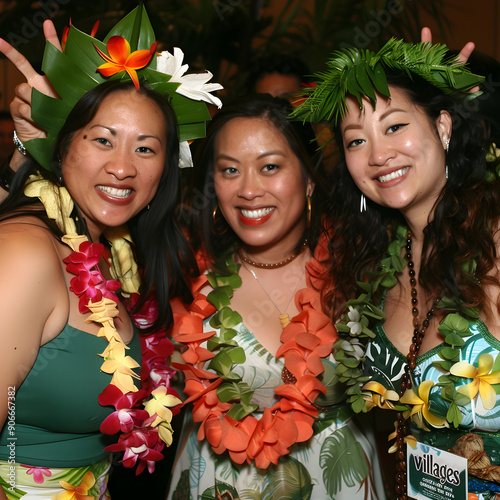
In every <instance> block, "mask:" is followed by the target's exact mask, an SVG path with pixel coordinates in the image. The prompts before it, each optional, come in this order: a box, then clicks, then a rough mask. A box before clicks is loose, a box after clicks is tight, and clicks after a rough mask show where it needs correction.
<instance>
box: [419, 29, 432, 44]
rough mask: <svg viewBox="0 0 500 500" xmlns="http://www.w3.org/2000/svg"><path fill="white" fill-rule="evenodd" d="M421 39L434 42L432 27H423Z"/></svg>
mask: <svg viewBox="0 0 500 500" xmlns="http://www.w3.org/2000/svg"><path fill="white" fill-rule="evenodd" d="M420 41H421V42H430V43H432V32H431V29H430V28H427V27H423V28H422V31H421V33H420Z"/></svg>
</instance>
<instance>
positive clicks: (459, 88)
mask: <svg viewBox="0 0 500 500" xmlns="http://www.w3.org/2000/svg"><path fill="white" fill-rule="evenodd" d="M447 52H448V48H447V47H446V45H442V44H434V45H432V44H431V43H429V42H425V43H424V42H421V43H407V42H404V41H403V40H397V39H395V38H391V39H390V40H389V41H388V42H387V43H386V44H385V45H384V46H383V47H382V48H381V49H380V50H379V51H378V52H377V53H375V52H372V51H371V50H363V49H355V48H348V49H343V50H340V51H336V52H334V53H333V54H332V57H331V58H330V59H329V60H328V61H327V66H328V69H327V70H326V71H323V72H320V73H317V74H316V75H315V76H316V79H317V81H318V85H317V86H316V87H310V88H306V89H304V93H305V96H306V97H307V99H306V100H305V102H304V103H303V104H301V105H300V106H299V107H298V108H297V109H295V110H294V112H293V113H292V116H293V117H295V118H299V119H303V120H308V121H311V122H322V121H333V122H335V123H336V122H338V120H341V119H342V118H343V116H344V115H345V113H346V109H347V104H346V96H347V95H348V94H349V95H352V96H354V97H355V98H356V99H357V100H358V102H359V105H360V107H362V105H363V100H362V99H363V97H365V96H366V97H368V98H369V99H370V101H371V103H372V105H373V106H374V107H375V103H376V101H377V95H376V92H378V93H379V94H381V95H383V96H387V97H389V96H390V93H389V87H388V84H387V77H386V74H385V71H386V70H388V69H389V70H390V69H396V70H400V71H403V72H405V73H406V74H407V75H408V76H409V77H410V78H411V77H412V75H418V76H420V77H422V78H423V79H425V80H426V81H428V82H429V83H430V84H431V85H434V86H435V87H437V88H439V89H441V90H442V91H443V92H444V93H447V94H457V93H465V92H466V91H467V90H469V89H471V88H473V87H474V86H476V85H479V84H480V83H481V82H482V81H483V80H484V78H483V77H482V76H478V75H474V74H472V73H470V72H469V71H468V70H467V69H466V65H465V64H463V63H460V62H459V61H458V59H457V57H451V58H450V57H447ZM478 95H480V92H476V93H474V94H470V95H469V96H467V98H468V99H472V98H474V97H477V96H478Z"/></svg>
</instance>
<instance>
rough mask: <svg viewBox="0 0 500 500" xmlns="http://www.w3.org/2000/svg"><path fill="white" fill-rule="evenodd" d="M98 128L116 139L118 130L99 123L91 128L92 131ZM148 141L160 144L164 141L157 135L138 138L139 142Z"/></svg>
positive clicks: (143, 135)
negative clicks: (153, 140) (154, 140)
mask: <svg viewBox="0 0 500 500" xmlns="http://www.w3.org/2000/svg"><path fill="white" fill-rule="evenodd" d="M96 127H100V128H105V129H106V130H107V131H109V133H110V134H111V135H112V136H114V137H115V136H116V134H117V132H116V130H115V129H114V128H112V127H107V126H106V125H100V124H99V123H96V124H95V125H92V127H90V129H91V130H92V129H93V128H96ZM146 139H156V140H157V141H158V142H162V140H161V139H160V137H159V136H157V135H150V134H141V135H139V136H138V137H137V140H139V141H144V140H146Z"/></svg>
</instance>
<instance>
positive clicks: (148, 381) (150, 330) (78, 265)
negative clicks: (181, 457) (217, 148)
mask: <svg viewBox="0 0 500 500" xmlns="http://www.w3.org/2000/svg"><path fill="white" fill-rule="evenodd" d="M48 27H49V28H51V27H52V26H51V25H50V24H49V26H48ZM47 38H48V39H49V38H50V39H51V40H52V41H53V43H54V44H55V45H54V44H53V43H49V42H48V43H47V46H46V49H45V55H44V62H43V69H44V72H45V74H46V75H47V77H48V80H47V79H44V78H42V77H41V76H40V75H38V74H37V73H36V72H35V71H34V70H33V68H32V67H31V65H30V64H29V63H28V61H27V60H26V59H25V58H24V57H23V56H21V54H19V53H18V52H17V51H16V50H15V49H14V48H13V47H11V46H10V45H9V44H8V43H7V42H5V41H4V40H0V50H1V51H2V52H3V53H5V55H7V57H9V59H11V60H12V62H13V63H14V64H15V65H16V66H17V67H18V68H19V69H20V70H21V71H22V72H23V73H24V74H25V76H26V78H27V81H28V84H23V85H22V86H21V87H20V88H19V89H18V90H17V96H16V99H15V100H14V103H13V105H12V106H11V109H12V113H13V116H14V118H15V122H16V130H17V134H16V135H15V137H14V141H15V144H16V146H17V149H18V152H16V155H18V156H19V155H20V154H21V155H24V156H25V158H24V159H25V161H24V162H23V163H22V165H21V166H20V168H19V169H18V170H17V172H16V173H15V174H14V175H13V176H12V179H8V181H7V179H6V177H5V173H6V171H5V170H3V171H2V172H1V174H2V175H1V181H2V187H3V188H4V189H7V190H8V191H9V195H8V197H7V198H6V199H5V200H4V201H3V203H2V204H1V205H0V276H1V280H0V318H1V320H0V321H1V323H0V324H1V327H0V389H1V396H0V430H1V432H0V484H1V486H2V487H1V488H0V499H4V500H5V499H6V498H8V499H18V498H21V497H22V498H24V499H25V500H26V499H28V500H30V499H39V498H51V499H54V500H64V499H69V498H74V499H86V500H88V499H105V498H108V495H107V491H106V482H107V475H108V471H109V467H110V452H123V453H122V455H121V456H120V458H121V462H122V463H123V465H124V466H125V467H134V466H137V473H140V472H141V471H142V470H144V469H145V468H147V469H148V470H149V471H150V472H152V471H153V470H154V467H155V462H157V461H158V460H161V459H162V458H163V454H162V450H163V449H164V447H165V445H167V446H169V445H170V444H171V443H172V427H171V423H170V422H171V418H172V415H173V413H176V412H177V411H178V404H179V403H180V400H179V398H178V397H177V394H176V392H175V391H174V390H173V389H172V388H171V387H170V380H171V378H172V377H173V375H174V373H175V372H174V371H173V370H172V369H171V367H170V366H169V365H168V364H167V358H168V357H169V356H170V354H171V353H172V351H173V345H172V343H171V342H170V341H169V340H168V339H167V338H166V336H165V331H166V329H167V328H168V327H170V326H171V324H172V311H171V308H170V305H169V302H168V298H169V296H176V295H177V296H181V297H182V298H183V300H186V301H189V300H190V299H191V294H190V291H189V288H188V285H187V283H186V282H185V281H184V278H183V271H186V272H187V271H188V270H189V269H190V268H191V269H195V261H194V258H193V256H192V253H191V251H190V249H189V247H188V245H187V242H186V240H185V239H184V237H183V234H182V232H181V231H180V229H179V227H178V225H177V223H176V216H175V209H176V204H177V198H178V191H179V170H178V166H179V164H180V159H182V158H183V159H184V160H185V161H188V160H189V158H188V157H187V156H186V155H183V154H182V153H183V152H184V153H186V147H187V142H185V141H187V140H190V139H194V138H196V137H200V136H203V135H204V126H205V123H204V122H205V120H207V119H208V118H209V114H208V110H207V109H206V105H205V103H203V102H200V99H199V98H196V97H195V100H191V99H190V98H187V97H185V95H182V94H183V93H184V94H185V92H184V90H185V87H184V84H185V81H184V80H183V78H182V74H179V73H180V72H179V70H178V68H177V66H180V64H178V65H177V63H178V62H180V61H173V62H174V64H173V65H172V64H170V63H171V62H172V61H171V59H172V58H173V59H175V57H176V56H177V57H178V56H179V49H176V52H174V55H173V56H172V55H171V54H168V53H162V54H161V55H159V56H158V57H157V56H156V55H155V49H156V42H155V41H154V33H153V31H152V28H151V24H150V23H149V20H148V18H147V14H146V11H145V10H144V7H142V6H140V7H138V8H137V9H135V10H134V11H133V12H132V13H131V14H129V15H128V16H127V17H126V18H124V19H123V20H122V21H120V22H119V23H118V24H117V25H116V26H115V27H114V28H113V29H112V31H111V32H110V34H109V35H108V37H107V38H106V43H104V42H101V41H99V40H97V39H96V38H94V37H93V36H92V35H91V36H89V35H86V34H84V33H82V32H80V31H78V30H76V29H75V28H74V27H71V29H70V30H69V33H68V34H67V36H65V37H64V39H63V41H64V42H65V43H64V44H63V47H62V51H61V47H56V45H59V44H58V41H57V36H55V34H53V35H50V34H49V35H48V36H47ZM169 67H172V69H175V71H171V72H169V71H168V69H169ZM176 68H177V69H176ZM209 75H210V74H209V73H207V76H209ZM207 79H208V78H205V75H200V76H199V78H198V80H197V81H201V80H203V82H202V87H203V86H204V84H205V82H206V80H207ZM49 81H50V84H49ZM29 84H31V85H37V86H41V87H39V88H41V89H42V91H43V92H44V93H40V92H37V91H35V90H34V91H33V93H31V92H30V90H31V89H30V88H29ZM27 90H28V92H27ZM190 91H191V95H193V94H194V91H193V85H191V87H190ZM202 91H203V88H200V92H199V94H198V95H199V96H201V95H202V94H203V92H202ZM213 99H215V98H213ZM33 122H34V123H35V124H36V125H37V126H38V127H39V128H37V127H34V126H33ZM41 129H43V131H42V130H41ZM23 141H24V142H23ZM180 141H182V142H181V145H179V142H180ZM179 149H181V154H180V155H179ZM188 150H189V148H187V151H188ZM180 156H181V158H180ZM14 162H16V160H15V159H14ZM154 297H155V298H156V299H157V304H156V303H155V300H154V299H153V298H154ZM139 330H141V331H142V333H144V335H141V336H139Z"/></svg>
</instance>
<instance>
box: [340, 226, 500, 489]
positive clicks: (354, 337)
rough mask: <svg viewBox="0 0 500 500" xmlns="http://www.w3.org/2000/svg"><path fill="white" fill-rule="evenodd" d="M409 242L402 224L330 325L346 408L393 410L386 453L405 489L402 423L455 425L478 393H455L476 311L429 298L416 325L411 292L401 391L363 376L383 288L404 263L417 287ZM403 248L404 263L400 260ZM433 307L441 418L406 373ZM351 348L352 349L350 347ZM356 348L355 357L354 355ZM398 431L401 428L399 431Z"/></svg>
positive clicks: (470, 269)
mask: <svg viewBox="0 0 500 500" xmlns="http://www.w3.org/2000/svg"><path fill="white" fill-rule="evenodd" d="M408 239H409V237H408V230H407V229H406V228H404V227H402V226H400V227H398V228H397V230H396V234H395V239H394V240H393V241H392V242H391V243H390V245H389V247H388V250H387V256H386V257H385V258H384V259H383V260H382V261H381V263H380V265H379V267H378V269H377V271H375V272H373V273H371V274H370V275H369V280H370V281H369V283H359V285H360V287H361V289H362V293H361V295H360V296H359V297H358V298H356V299H352V300H349V301H348V302H347V303H346V307H347V312H346V313H345V315H344V317H343V318H342V320H341V321H340V322H338V323H337V324H336V325H335V326H336V327H337V331H338V332H339V340H338V341H337V342H336V343H335V344H334V346H333V351H334V355H335V360H336V362H337V363H338V364H337V368H336V371H335V373H336V375H337V377H338V378H339V381H340V382H341V383H343V384H345V386H346V391H345V392H346V394H347V403H349V404H350V405H351V407H352V409H353V410H354V411H355V412H357V413H360V412H367V411H369V410H371V409H372V408H373V407H375V406H378V407H379V408H382V409H390V410H395V411H396V413H397V417H398V418H397V420H396V432H394V433H393V434H391V436H390V437H389V438H390V439H392V438H396V443H395V445H393V446H392V447H391V449H390V450H389V452H390V453H392V452H397V455H396V458H397V460H398V461H399V462H400V465H399V470H398V471H397V473H398V475H397V484H404V485H406V479H405V477H406V460H405V455H404V449H403V445H404V442H405V441H407V442H411V441H412V440H414V438H413V437H412V436H406V437H405V436H404V426H405V425H406V420H407V419H408V418H411V419H412V420H413V421H414V423H415V424H416V425H417V426H418V427H421V428H426V425H430V426H431V427H438V428H439V427H443V426H454V427H458V426H459V425H460V423H461V421H462V419H463V412H462V411H461V410H460V407H463V406H466V405H468V404H469V403H470V402H471V397H479V396H478V393H477V392H476V393H474V394H473V395H472V396H471V397H469V396H468V395H467V394H466V391H461V389H462V388H461V387H459V389H458V390H457V389H456V387H457V386H458V385H463V381H464V378H465V379H467V377H466V376H465V375H464V374H463V372H462V373H460V370H459V369H458V368H457V367H458V366H459V361H460V352H461V349H462V347H463V346H464V345H465V343H466V340H467V337H469V336H471V335H472V332H471V331H470V329H469V320H478V318H479V313H478V311H477V309H476V308H473V307H468V306H466V305H464V304H463V303H462V302H460V301H459V300H456V299H455V300H451V299H449V298H447V297H446V296H445V297H442V298H441V299H440V300H439V301H438V300H437V299H436V300H434V302H433V305H432V307H431V310H430V311H429V312H428V313H427V316H426V318H425V319H424V321H423V322H422V326H421V327H420V325H419V322H418V319H416V317H418V308H417V307H416V306H417V304H418V301H417V297H416V292H412V294H411V301H412V314H414V316H413V317H414V318H415V323H416V324H415V323H414V325H413V326H414V336H413V338H412V348H411V350H410V352H409V354H408V357H407V359H408V365H407V366H406V368H405V374H404V376H403V385H402V387H403V386H406V387H405V389H404V390H402V391H401V394H397V393H396V392H395V391H393V390H388V389H387V388H386V387H384V386H383V385H382V384H380V383H378V382H376V381H373V380H371V379H370V377H368V376H366V375H365V374H364V373H363V360H364V357H365V354H364V353H365V352H366V347H367V344H368V343H369V342H370V340H371V339H374V338H375V336H376V335H375V333H374V332H373V331H372V329H371V327H372V326H373V325H374V324H375V323H378V322H380V321H381V320H382V319H383V318H384V313H383V311H382V310H381V309H380V308H379V307H378V306H377V305H376V304H379V303H380V299H381V297H383V295H384V294H385V291H386V290H388V289H390V288H392V287H394V286H395V285H396V283H397V277H396V274H399V273H401V272H402V270H403V269H404V267H405V265H407V264H408V267H409V271H413V272H410V286H411V288H412V289H413V288H415V286H416V279H415V274H414V269H412V267H413V265H412V264H411V241H410V242H409V241H408ZM408 245H410V248H408ZM405 246H406V252H405V255H406V257H407V260H408V261H409V262H408V263H406V262H405V259H404V258H403V257H401V254H402V251H403V248H405ZM475 268H476V261H475V260H473V259H471V260H469V261H468V262H466V263H464V269H466V270H467V273H468V274H470V276H471V279H473V276H474V273H475ZM413 280H414V281H413ZM436 306H437V307H439V308H440V309H442V310H446V311H447V314H446V315H445V316H444V318H443V319H442V320H441V322H440V324H439V327H438V331H439V333H440V334H441V335H442V336H443V337H444V344H445V347H444V348H443V349H441V350H440V351H439V357H440V358H441V359H440V360H439V361H434V362H433V366H435V367H438V368H439V369H440V371H441V372H442V373H444V375H442V376H441V377H440V378H439V387H440V391H439V394H440V397H441V398H442V399H443V402H445V404H446V405H447V412H446V416H445V418H443V417H442V416H436V415H434V414H432V412H431V411H430V408H429V406H428V403H426V402H424V401H422V399H419V395H417V394H416V393H415V392H414V389H413V387H412V385H413V384H412V381H411V371H412V369H413V368H414V366H415V362H416V358H417V355H418V351H419V347H420V343H421V341H422V337H423V333H425V330H426V329H427V327H428V323H429V320H430V318H431V317H432V315H433V313H434V308H435V307H436ZM352 346H355V347H356V348H357V349H353V348H352ZM356 350H357V353H356V355H354V352H355V351H356ZM360 351H361V354H360ZM480 361H481V360H480ZM491 377H492V379H494V380H495V381H492V383H499V382H500V372H494V373H492V374H491ZM459 382H462V383H461V384H460V383H459ZM425 383H427V382H425ZM428 383H429V386H430V385H434V384H433V382H430V381H429V382H428ZM429 386H427V388H429ZM464 388H465V387H464ZM398 429H400V430H399V432H398ZM397 494H398V496H399V498H405V497H406V492H405V489H401V488H400V489H399V490H398V493H397Z"/></svg>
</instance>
